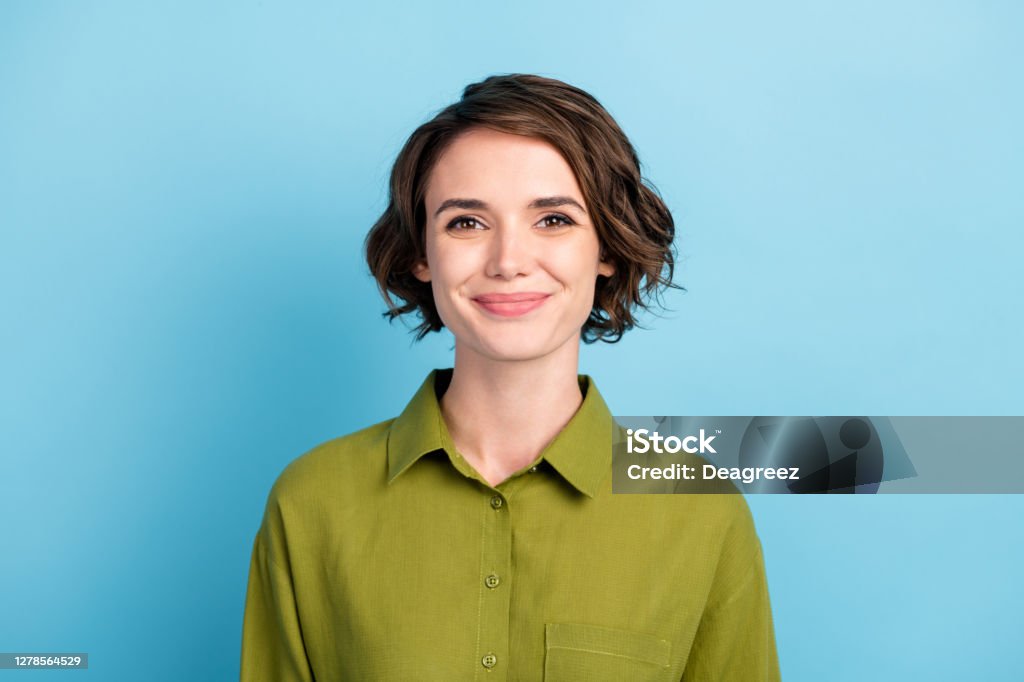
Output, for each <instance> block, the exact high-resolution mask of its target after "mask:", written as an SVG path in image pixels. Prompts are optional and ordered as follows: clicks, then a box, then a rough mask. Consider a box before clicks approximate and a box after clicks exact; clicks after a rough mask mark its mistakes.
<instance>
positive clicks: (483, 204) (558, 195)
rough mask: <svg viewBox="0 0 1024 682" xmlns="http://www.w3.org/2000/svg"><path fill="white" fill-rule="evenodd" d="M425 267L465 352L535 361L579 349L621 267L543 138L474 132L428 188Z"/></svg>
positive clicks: (456, 146) (422, 275) (449, 153)
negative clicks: (598, 289) (607, 257)
mask: <svg viewBox="0 0 1024 682" xmlns="http://www.w3.org/2000/svg"><path fill="white" fill-rule="evenodd" d="M425 207H426V235H425V236H426V248H427V259H426V262H424V263H420V264H419V265H418V266H417V267H416V268H415V269H414V271H413V274H414V275H415V276H416V277H417V278H418V279H419V280H421V281H423V282H430V283H431V287H432V289H433V292H434V302H435V304H436V306H437V310H438V313H439V314H440V316H441V320H442V321H443V322H444V324H445V326H447V327H448V328H449V329H450V330H451V332H452V334H454V335H455V343H456V352H457V353H459V354H463V353H466V352H471V353H475V354H478V355H480V356H483V357H485V358H488V359H492V360H530V359H535V358H540V357H543V356H547V355H549V354H551V353H553V352H556V351H558V350H562V349H565V348H566V346H567V345H568V344H572V346H573V353H575V348H576V346H578V344H579V339H580V330H581V327H582V326H583V323H584V322H586V320H587V317H588V316H589V315H590V311H591V308H592V307H593V302H594V287H595V284H596V281H597V276H598V275H605V276H610V275H611V274H612V273H613V271H614V268H613V266H612V265H611V264H609V263H605V262H602V261H601V260H600V256H599V254H600V244H599V243H598V239H597V233H596V232H595V230H594V226H593V224H592V222H591V220H590V216H589V214H588V208H587V206H586V204H585V203H584V202H583V193H582V192H581V191H580V188H579V185H578V184H577V182H576V177H575V175H574V173H573V172H572V169H571V168H570V167H569V164H568V163H567V162H566V160H565V159H564V158H562V155H561V154H560V153H559V152H558V150H557V149H555V147H553V146H551V145H550V144H548V143H547V142H544V141H543V140H540V139H537V138H532V137H524V136H521V135H510V134H508V133H502V132H497V131H494V130H491V129H487V128H475V129H472V130H469V131H467V132H465V133H462V134H461V135H460V136H459V137H457V138H456V139H455V140H454V141H453V142H452V143H451V144H450V145H449V146H448V148H447V149H446V150H445V152H444V153H443V154H442V155H441V158H440V159H438V161H437V163H436V164H435V166H434V168H433V170H432V171H431V174H430V177H429V179H428V183H427V191H426V195H425Z"/></svg>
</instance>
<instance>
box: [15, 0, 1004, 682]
mask: <svg viewBox="0 0 1024 682" xmlns="http://www.w3.org/2000/svg"><path fill="white" fill-rule="evenodd" d="M1022 18H1024V11H1022V6H1021V4H1020V3H1014V2H1009V1H1007V2H996V1H992V2H978V1H977V0H962V1H961V2H953V1H949V2H932V1H928V2H925V1H920V2H913V1H898V2H882V1H875V2H857V3H852V2H851V3H821V2H813V1H810V0H808V1H806V2H797V1H794V0H780V1H779V2H772V3H763V2H753V1H750V2H735V1H734V2H719V3H699V4H698V3H676V2H673V3H669V2H663V3H653V2H641V3H640V4H639V6H637V7H635V8H631V9H627V8H626V6H625V5H623V4H622V3H618V2H614V3H613V2H593V1H590V2H557V3H555V4H554V5H553V6H552V5H549V4H547V3H545V2H533V1H530V2H517V3H500V4H498V3H468V2H454V1H448V0H444V1H436V2H432V3H429V4H427V3H422V4H416V5H414V4H413V3H408V6H405V7H403V6H402V5H400V4H398V3H393V2H376V3H344V4H343V3H340V2H339V3H327V2H291V3H285V2H269V1H267V2H230V3H208V2H202V3H201V2H174V3H170V2H168V3H134V2H30V1H24V2H11V1H7V2H4V3H3V4H2V5H0V292H2V293H0V467H2V469H0V471H2V476H0V533H2V543H3V549H2V550H0V589H2V592H3V599H2V607H0V651H8V652H14V651H87V652H89V653H90V654H91V657H92V659H91V661H92V662H91V668H90V672H88V673H84V674H85V675H87V676H90V677H95V678H96V679H104V680H129V679H140V678H145V679H149V680H182V679H210V680H213V679H234V678H236V677H237V674H238V659H239V648H240V631H241V618H242V608H243V603H244V597H245V585H246V577H247V570H248V564H249V555H250V551H251V547H252V544H251V543H252V539H253V536H254V534H255V532H256V529H257V527H258V524H259V520H260V516H261V514H262V511H263V504H264V501H265V499H266V494H267V492H268V490H269V488H270V485H271V483H272V482H273V480H274V479H275V477H276V476H277V475H278V473H280V471H281V469H282V468H283V467H284V466H285V465H286V464H287V463H288V462H289V461H291V460H292V459H293V458H295V457H297V456H298V455H300V454H301V453H303V452H305V451H306V450H308V449H309V448H311V447H312V446H314V445H315V444H317V443H320V442H322V441H324V440H327V439H329V438H333V437H335V436H338V435H342V434H345V433H348V432H350V431H353V430H356V429H358V428H361V427H363V426H366V425H368V424H370V423H373V422H377V421H380V420H383V419H386V418H389V417H392V416H395V415H396V414H397V413H398V412H399V411H400V410H401V408H402V407H403V406H404V405H405V402H406V401H407V400H408V398H409V397H410V396H411V395H412V392H413V391H414V390H415V388H416V387H417V386H418V385H419V383H420V382H421V381H422V379H423V377H424V376H425V375H426V373H427V371H429V369H431V368H433V367H443V366H448V365H450V364H451V353H450V347H451V339H450V337H446V336H440V335H435V337H434V338H431V339H429V340H428V341H425V342H423V343H421V344H418V345H413V344H412V343H411V336H410V335H409V334H408V333H407V332H406V331H405V329H404V327H403V326H402V325H401V324H395V325H391V326H389V325H388V324H387V323H386V322H385V321H384V320H383V319H382V318H381V316H380V313H381V312H382V310H383V304H382V302H381V300H380V299H379V297H378V295H377V293H376V290H375V287H374V285H373V282H372V281H371V279H370V277H369V275H368V274H367V272H366V267H365V265H364V263H363V259H362V254H361V246H362V240H363V237H364V235H365V233H366V232H367V230H368V229H369V227H370V225H371V224H372V223H373V221H374V219H375V218H376V217H377V215H378V214H379V212H380V211H381V210H382V208H383V207H384V203H385V199H386V195H385V180H386V178H387V174H388V172H389V169H390V164H391V162H392V161H393V159H394V156H395V154H396V153H397V151H398V149H399V147H400V145H401V144H402V142H403V141H404V140H405V138H406V136H407V135H408V134H409V133H410V132H411V131H412V129H413V128H414V127H415V126H416V125H418V124H419V123H421V122H423V121H424V120H426V119H427V118H428V117H429V116H430V115H432V113H433V112H435V111H436V110H437V109H439V108H440V107H442V106H444V105H445V104H447V103H449V102H450V101H452V100H453V99H455V98H457V96H458V95H459V93H460V91H461V88H462V87H463V86H464V85H466V84H467V83H469V82H473V81H476V80H479V79H481V78H483V77H485V76H487V75H490V74H492V73H501V72H510V71H522V72H535V73H540V74H543V75H548V76H552V77H557V78H561V79H563V80H566V81H568V82H570V83H573V84H575V85H578V86H580V87H582V88H584V89H586V90H588V91H590V92H592V93H593V94H594V95H595V96H596V97H598V99H600V100H601V101H602V103H603V104H605V106H606V107H607V108H608V109H609V110H610V112H611V113H612V114H613V115H614V116H615V117H616V118H617V119H618V121H619V122H620V124H621V125H622V127H623V128H624V130H625V131H626V133H627V134H628V135H629V136H630V137H631V139H632V140H633V142H634V144H635V145H636V147H637V149H638V151H639V153H640V156H641V159H642V160H643V162H644V169H645V173H646V175H647V176H648V177H649V178H650V179H651V180H652V181H653V182H654V184H655V185H656V186H657V187H658V188H659V190H660V191H661V192H662V194H663V196H664V197H665V199H666V201H667V203H668V204H669V206H670V208H671V209H672V210H673V212H674V215H675V217H676V220H677V222H678V226H679V230H678V237H679V239H678V246H679V250H680V268H679V272H678V278H677V281H678V282H679V283H680V284H682V285H684V286H685V287H687V289H688V292H687V293H685V294H683V293H679V292H671V293H670V295H669V296H668V298H667V303H668V305H669V306H670V307H671V308H672V311H671V312H669V313H667V314H665V315H663V316H661V317H653V316H648V317H647V318H645V320H646V324H647V326H648V327H649V329H648V330H646V331H644V330H635V331H633V332H631V333H629V334H627V336H626V337H625V339H624V340H623V341H622V343H620V344H618V345H617V346H610V347H608V346H603V345H602V346H595V347H587V348H585V349H584V352H583V356H582V371H584V372H586V373H590V374H592V375H593V376H594V377H595V379H596V380H597V382H598V385H599V386H600V387H601V390H602V392H603V393H604V395H605V396H606V397H607V398H608V401H609V404H610V406H611V408H612V410H613V412H615V413H617V414H705V415H707V414H750V415H760V414H765V415H771V414H890V415H940V414H958V415H1000V414H1022V413H1024V392H1022V390H1021V386H1022V379H1024V361H1022V359H1021V357H1022V356H1021V353H1020V348H1021V347H1022V346H1024V328H1022V323H1021V313H1020V310H1021V305H1020V301H1021V297H1022V294H1024V277H1022V276H1021V274H1020V270H1019V268H1018V261H1019V258H1020V254H1021V252H1022V250H1024V238H1022V236H1021V234H1022V233H1021V231H1020V229H1021V227H1022V226H1024V220H1022V218H1024V209H1022V206H1021V202H1020V187H1021V180H1022V176H1024V173H1022V171H1024V167H1022V166H1024V161H1022V159H1024V145H1022V141H1024V135H1022V132H1021V126H1020V121H1022V120H1024V96H1022V90H1021V87H1020V74H1021V70H1022V66H1024V64H1022V59H1021V57H1022V48H1021V43H1020V40H1019V38H1020V34H1021V28H1022V21H1021V20H1022ZM965 446H966V444H965ZM751 506H752V508H753V510H754V513H755V519H756V522H757V524H758V529H759V532H760V535H761V538H762V541H763V544H764V547H765V557H766V563H767V569H768V575H769V581H770V589H771V596H772V600H773V607H774V614H775V621H776V630H777V639H778V646H779V655H780V661H781V665H782V671H783V676H784V678H785V679H787V680H823V679H827V680H863V679H873V680H903V679H936V680H939V679H942V680H946V679H961V678H970V679H988V680H997V679H1011V678H1013V679H1019V671H1020V670H1021V668H1022V666H1024V653H1022V652H1024V648H1022V647H1021V646H1020V644H1021V641H1020V613H1021V612H1022V610H1024V588H1022V582H1021V581H1020V579H1019V570H1020V566H1021V565H1024V549H1022V548H1024V530H1022V524H1021V523H1020V519H1021V518H1022V515H1024V497H1020V496H1005V497H983V496H914V497H909V496H908V497H904V496H890V497H887V496H882V497H870V498H852V497H843V496H837V497H820V498H813V499H786V498H777V497H774V498H758V499H751ZM680 583H681V586H685V579H684V578H682V577H681V578H680ZM738 653H741V652H738ZM5 673H6V675H11V676H17V675H23V674H24V673H14V672H9V671H0V677H5V676H6V675H5ZM77 674H83V673H77ZM62 675H63V676H62ZM68 675H70V673H35V674H33V675H31V676H33V677H40V678H46V679H49V677H50V676H55V678H56V677H57V676H60V679H65V678H66V676H68ZM19 679H21V678H20V677H19Z"/></svg>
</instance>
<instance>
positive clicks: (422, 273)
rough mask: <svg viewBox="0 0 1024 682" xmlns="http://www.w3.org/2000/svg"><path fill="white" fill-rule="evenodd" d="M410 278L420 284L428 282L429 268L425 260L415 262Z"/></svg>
mask: <svg viewBox="0 0 1024 682" xmlns="http://www.w3.org/2000/svg"><path fill="white" fill-rule="evenodd" d="M412 276H413V277H415V278H416V279H418V280H419V281H421V282H429V281H430V266H429V265H427V261H426V259H424V260H421V261H416V264H415V265H413V266H412Z"/></svg>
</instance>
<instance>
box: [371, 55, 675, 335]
mask: <svg viewBox="0 0 1024 682" xmlns="http://www.w3.org/2000/svg"><path fill="white" fill-rule="evenodd" d="M476 127H484V128H490V129H493V130H498V131H501V132H505V133H511V134H513V135H525V136H528V137H535V138H539V139H542V140H544V141H546V142H548V143H549V144H551V145H553V146H554V147H555V148H556V149H558V150H559V151H560V152H561V154H562V156H564V157H565V160H566V161H567V162H568V164H569V166H570V167H571V168H572V170H573V172H574V173H575V174H576V179H577V182H578V183H579V185H580V189H581V190H582V192H583V199H584V201H585V202H586V204H587V207H588V210H589V213H590V217H591V220H592V221H593V223H594V227H595V229H596V231H597V236H598V241H599V243H600V244H601V249H602V253H603V258H604V260H607V261H610V262H611V263H612V264H614V266H615V272H614V274H612V275H611V276H610V277H604V276H599V277H598V280H597V284H596V286H595V290H594V306H593V309H592V310H591V312H590V317H589V318H588V319H587V321H586V322H585V323H584V325H583V328H582V330H581V331H582V339H583V341H584V342H586V343H593V342H594V341H597V340H602V341H607V342H609V343H614V342H616V341H618V340H619V339H620V338H621V337H622V334H623V332H625V331H626V330H628V329H631V328H633V327H634V326H636V319H635V317H634V315H633V309H634V308H644V309H646V308H649V307H650V305H649V300H650V298H651V297H654V298H655V299H656V298H657V296H658V294H659V293H660V289H661V288H662V287H675V288H681V287H677V286H676V285H674V284H673V283H672V274H673V269H674V255H675V252H674V247H673V243H672V240H673V238H674V236H675V224H674V223H673V220H672V214H671V213H670V212H669V210H668V207H666V206H665V203H664V202H663V201H662V200H661V198H660V197H659V196H658V194H657V191H656V190H655V189H654V188H653V186H651V185H650V184H649V183H648V182H647V181H646V180H645V179H644V178H642V177H641V174H640V160H639V158H638V157H637V154H636V151H635V150H634V149H633V145H632V144H630V142H629V139H628V138H627V137H626V135H625V134H624V133H623V132H622V130H621V129H620V128H619V126H618V124H617V123H616V122H615V120H614V119H613V118H612V117H611V116H610V115H609V114H608V112H607V111H605V109H604V107H602V106H601V104H600V102H598V101H597V100H596V99H595V98H594V97H593V96H591V95H590V94H588V93H586V92H584V91H583V90H580V89H579V88H576V87H573V86H571V85H568V84H566V83H563V82H561V81H558V80H554V79H551V78H544V77H541V76H534V75H530V74H510V75H501V76H491V77H489V78H486V79H484V80H482V81H480V82H479V83H473V84H471V85H468V86H467V87H466V88H465V90H464V91H463V93H462V99H460V100H459V101H458V102H455V103H454V104H451V105H450V106H448V107H446V108H445V109H443V110H441V112H440V113H438V114H437V115H436V116H435V117H434V118H433V119H431V120H430V121H428V122H427V123H424V124H423V125H421V126H420V127H419V128H417V129H416V130H415V131H414V132H413V134H412V135H411V136H410V137H409V139H408V140H407V141H406V143H405V146H404V147H402V150H401V152H399V154H398V158H397V159H396V160H395V165H394V167H393V168H392V170H391V181H390V198H389V201H388V207H387V208H386V209H385V211H384V213H383V214H382V215H381V217H380V218H379V219H378V220H377V222H376V223H375V224H374V226H373V228H372V229H371V230H370V233H369V234H368V235H367V237H366V244H365V248H366V260H367V263H368V264H369V266H370V272H371V273H372V274H373V276H374V278H375V279H376V280H377V285H378V287H379V288H380V291H381V294H382V295H383V296H384V300H385V301H386V302H387V304H388V311H387V312H385V313H384V314H385V316H387V317H388V318H389V319H391V320H393V319H395V318H396V317H398V316H399V315H403V314H405V313H410V312H414V311H419V313H420V315H421V317H422V318H423V322H422V323H421V324H420V325H419V326H418V327H416V331H417V335H416V339H417V340H419V339H421V338H423V337H424V336H426V335H427V333H428V332H432V331H438V330H440V329H441V328H442V327H443V326H444V323H443V322H442V321H441V317H440V315H438V312H437V308H436V306H435V305H434V296H433V293H432V291H431V287H430V283H429V282H421V281H420V280H418V279H416V278H415V277H414V276H413V274H412V269H413V266H414V265H415V264H416V263H417V262H419V261H421V260H423V259H424V258H425V257H426V256H425V254H426V245H425V241H424V240H425V237H424V228H425V226H426V209H425V206H424V194H425V192H426V184H427V180H428V178H429V175H430V171H431V169H432V168H433V166H434V164H435V163H436V162H437V160H438V159H439V158H440V156H441V154H442V153H443V152H444V150H445V149H446V148H447V147H448V145H449V144H451V142H452V141H453V140H454V139H455V138H456V137H457V136H458V135H460V134H461V133H463V132H465V131H467V130H469V129H471V128H476ZM392 296H394V297H395V298H398V299H399V300H400V302H398V303H396V301H395V300H394V298H392Z"/></svg>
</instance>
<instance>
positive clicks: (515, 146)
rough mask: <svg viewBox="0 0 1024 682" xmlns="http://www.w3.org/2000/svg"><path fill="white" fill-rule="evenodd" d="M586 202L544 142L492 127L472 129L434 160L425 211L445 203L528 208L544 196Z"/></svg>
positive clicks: (570, 172) (565, 165) (564, 163)
mask: <svg viewBox="0 0 1024 682" xmlns="http://www.w3.org/2000/svg"><path fill="white" fill-rule="evenodd" d="M555 196H562V197H569V198H571V199H573V200H574V201H575V202H576V203H578V204H580V205H581V206H582V205H585V204H584V201H583V195H582V192H581V191H580V187H579V184H578V182H577V180H576V176H575V174H574V173H573V170H572V168H571V167H570V166H569V163H568V162H567V161H566V160H565V158H564V157H563V156H562V154H561V152H559V151H558V149H556V148H555V147H554V146H553V145H551V144H550V143H548V142H547V141H545V140H542V139H540V138H536V137H527V136H524V135H512V134H509V133H504V132H499V131H495V130H491V129H471V130H469V131H466V132H465V133H462V134H461V135H459V136H458V137H457V138H456V139H455V140H453V141H452V142H451V143H450V144H449V146H448V147H447V148H446V149H445V151H444V152H443V153H442V154H441V156H440V157H439V158H438V160H437V162H436V163H435V164H434V167H433V169H432V170H431V173H430V178H429V181H428V183H427V192H426V199H427V206H428V209H430V208H431V207H434V208H433V210H437V207H438V206H439V205H440V204H441V203H442V202H445V201H447V200H449V199H453V198H464V199H477V200H480V201H484V202H488V203H505V204H516V205H522V206H526V205H528V204H530V203H532V202H534V201H535V200H536V199H538V198H542V197H555Z"/></svg>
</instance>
